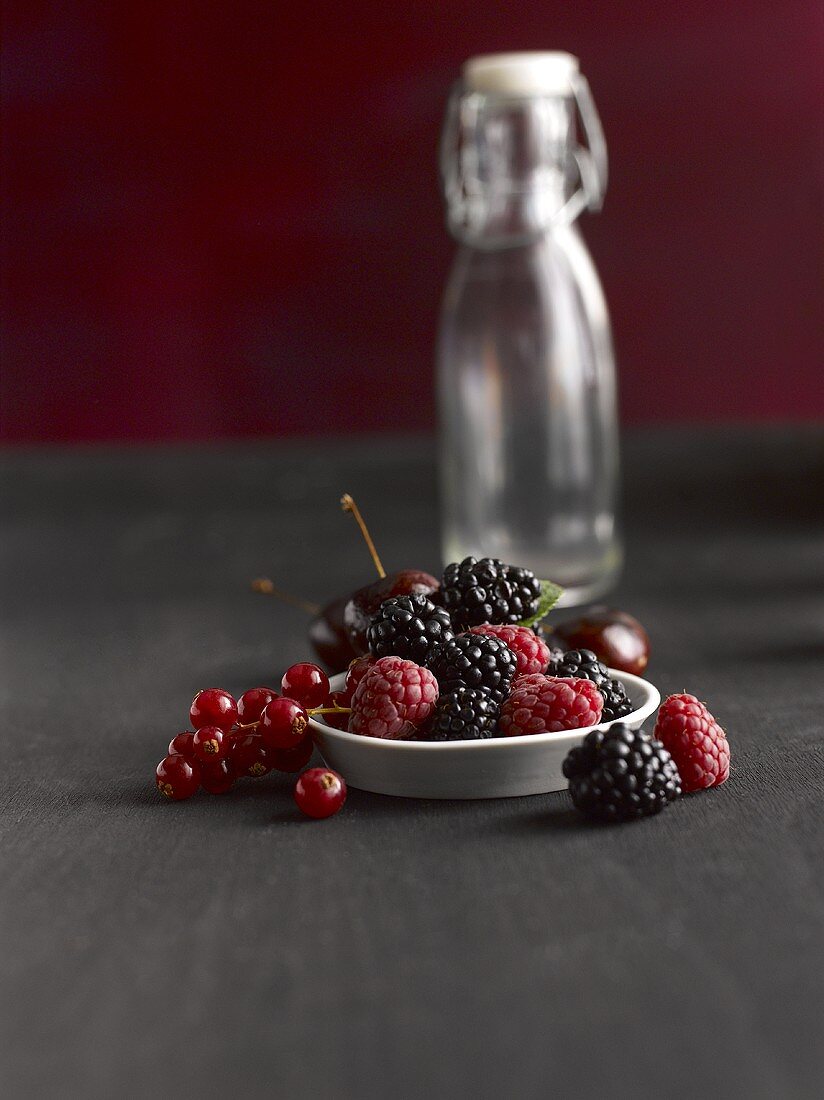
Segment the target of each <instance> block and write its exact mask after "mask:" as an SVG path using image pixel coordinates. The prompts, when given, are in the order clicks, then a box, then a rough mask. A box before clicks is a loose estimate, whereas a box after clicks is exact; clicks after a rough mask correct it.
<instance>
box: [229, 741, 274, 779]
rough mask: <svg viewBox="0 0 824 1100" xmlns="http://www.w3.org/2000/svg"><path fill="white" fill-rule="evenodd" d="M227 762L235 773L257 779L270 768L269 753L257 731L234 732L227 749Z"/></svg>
mask: <svg viewBox="0 0 824 1100" xmlns="http://www.w3.org/2000/svg"><path fill="white" fill-rule="evenodd" d="M229 763H230V764H231V766H232V770H233V771H234V773H235V775H236V776H238V777H240V776H244V775H246V776H250V777H251V778H252V779H258V778H259V777H260V776H261V775H266V773H267V772H268V771H271V770H272V765H271V763H270V761H269V754H268V751H267V749H266V746H265V745H264V743H263V738H262V737H261V736H260V734H259V733H235V734H233V735H232V745H231V748H230V750H229Z"/></svg>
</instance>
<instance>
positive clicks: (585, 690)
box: [346, 558, 729, 821]
mask: <svg viewBox="0 0 824 1100" xmlns="http://www.w3.org/2000/svg"><path fill="white" fill-rule="evenodd" d="M540 593H541V583H540V582H539V581H537V580H536V579H535V577H534V575H533V574H532V573H530V572H529V570H527V569H521V568H516V567H514V566H509V565H505V564H504V563H502V562H500V561H496V560H493V559H482V560H481V561H476V560H475V559H474V558H467V559H466V560H465V561H463V562H461V563H454V564H452V565H449V566H447V568H446V570H445V571H444V575H443V578H442V581H441V586H440V589H436V590H433V591H431V592H430V593H428V594H423V593H417V594H414V595H411V596H393V597H389V598H388V599H386V600H383V601H382V602H381V603H380V605H379V606H378V607H377V608H376V610H375V611H374V613H373V614H372V616H371V618H370V620H369V623H368V626H367V628H366V639H367V643H368V646H369V649H370V653H369V655H367V656H365V657H359V658H357V659H356V660H354V661H353V662H352V664H351V665H350V669H349V673H348V674H347V681H346V685H347V692H348V693H349V695H350V699H351V704H350V706H351V712H350V717H349V722H348V725H347V726H346V728H347V729H348V730H349V731H350V732H351V733H356V734H360V735H362V736H366V737H378V738H386V739H416V740H424V741H427V740H428V741H460V740H477V739H485V738H490V737H496V736H497V737H514V736H529V735H532V734H537V733H547V732H550V733H552V732H561V731H567V730H575V729H585V728H589V727H592V726H600V727H601V728H599V729H596V730H594V731H593V732H591V733H590V734H588V735H587V736H586V737H585V738H584V741H583V743H582V745H581V746H580V747H579V748H576V749H573V750H572V752H571V753H570V754H569V756H568V758H567V760H566V762H565V764H564V774H565V775H566V776H567V778H568V779H569V781H570V791H571V793H572V798H573V802H574V803H575V805H576V806H577V807H578V808H579V809H580V810H582V812H584V813H586V814H587V815H589V816H591V817H594V818H596V819H598V820H602V821H626V820H629V819H631V818H634V817H641V816H646V815H649V814H654V813H658V812H660V811H661V810H662V809H663V808H664V807H665V806H666V805H667V804H668V803H669V802H671V801H672V800H674V799H675V798H677V797H678V796H679V795H680V794H681V793H683V792H687V791H693V790H697V789H699V788H700V787H707V786H715V785H718V784H719V783H723V782H724V780H725V779H726V777H727V774H728V771H729V748H728V745H727V741H726V737H725V735H724V732H723V730H721V728H720V727H719V726H718V725H717V723H716V722H715V720H714V719H713V718H712V716H711V715H710V714H709V712H708V711H707V710H706V708H705V707H704V706H703V704H701V703H699V702H698V700H696V699H694V698H693V697H692V696H672V697H671V698H670V699H668V700H667V701H666V702H665V703H664V705H663V706H662V707H661V710H660V712H659V717H658V722H657V724H656V727H655V731H654V733H653V735H650V734H648V733H646V732H645V731H644V730H633V729H632V728H630V727H629V726H627V725H625V724H624V723H623V722H622V721H621V719H623V718H626V717H628V716H629V715H630V714H631V713H632V709H633V708H632V703H631V701H630V700H629V698H628V696H627V693H626V690H625V688H624V685H623V683H622V682H621V680H620V679H617V678H615V677H613V676H612V675H611V674H610V671H609V669H608V668H607V667H606V665H604V664H603V663H602V662H601V661H599V659H598V657H597V656H596V654H595V653H594V652H593V651H592V650H589V649H570V650H567V651H566V652H565V651H563V650H561V649H556V648H553V649H550V648H549V646H548V645H547V642H546V640H545V637H544V636H543V632H541V631H540V630H535V629H533V628H532V626H530V625H527V623H528V622H529V621H530V619H531V618H532V617H533V616H534V615H535V612H536V609H537V607H538V602H539V599H540ZM517 617H523V618H524V620H525V621H524V622H520V621H516V619H517ZM481 620H482V621H481ZM621 627H622V629H626V628H627V627H626V624H625V623H622V624H621ZM591 632H592V627H590V633H591ZM634 659H637V655H635V656H634ZM604 727H606V728H604Z"/></svg>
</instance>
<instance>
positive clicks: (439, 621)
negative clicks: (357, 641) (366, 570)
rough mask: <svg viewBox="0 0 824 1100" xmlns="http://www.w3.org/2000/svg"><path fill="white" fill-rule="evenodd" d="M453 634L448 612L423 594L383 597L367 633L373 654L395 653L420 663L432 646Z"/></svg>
mask: <svg viewBox="0 0 824 1100" xmlns="http://www.w3.org/2000/svg"><path fill="white" fill-rule="evenodd" d="M454 637H455V632H454V630H453V629H452V620H451V619H450V617H449V612H448V611H446V610H445V609H444V608H442V607H436V606H435V604H434V603H433V602H432V601H431V600H430V599H429V598H428V597H427V596H422V595H415V596H394V597H393V598H392V599H389V600H384V601H383V603H382V604H381V606H380V609H379V611H378V613H377V614H376V615H374V616H373V617H372V620H371V622H370V623H369V629H368V630H367V632H366V638H367V641H368V643H369V651H370V652H371V653H372V654H373V655H374V656H375V657H390V656H393V655H394V656H396V657H406V658H407V659H408V660H410V661H417V662H420V663H421V664H423V663H424V662H425V661H426V659H427V657H429V655H430V654H431V652H432V650H433V649H434V648H435V646H437V645H440V643H441V642H448V641H451V640H452V638H454Z"/></svg>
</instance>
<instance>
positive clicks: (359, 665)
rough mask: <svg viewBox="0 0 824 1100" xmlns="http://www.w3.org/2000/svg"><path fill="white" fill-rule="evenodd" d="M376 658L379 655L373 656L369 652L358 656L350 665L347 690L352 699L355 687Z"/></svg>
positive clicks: (347, 675)
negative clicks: (363, 655)
mask: <svg viewBox="0 0 824 1100" xmlns="http://www.w3.org/2000/svg"><path fill="white" fill-rule="evenodd" d="M376 660H377V657H373V656H372V654H371V653H368V654H367V655H366V656H365V657H356V658H355V659H354V661H352V663H351V664H350V665H349V668H348V670H347V672H346V691H348V692H349V697H350V699H351V697H352V696H353V695H354V694H355V688H356V687H357V686H358V684H359V683H360V682H361V680H362V679H363V678H364V676H365V675H366V674H367V672H368V671H369V669H370V668H371V667H372V665H373V664H374V663H375V661H376Z"/></svg>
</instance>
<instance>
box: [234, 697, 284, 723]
mask: <svg viewBox="0 0 824 1100" xmlns="http://www.w3.org/2000/svg"><path fill="white" fill-rule="evenodd" d="M277 697H278V693H277V692H276V691H272V689H271V688H250V689H249V690H248V691H244V693H243V694H242V695H241V697H240V698H239V699H238V701H237V720H238V722H240V724H241V725H243V726H248V725H249V724H250V723H252V722H257V721H258V720H259V719H260V715H261V712H262V710H263V708H264V707H265V706H266V704H267V703H271V702H272V700H273V699H277Z"/></svg>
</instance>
